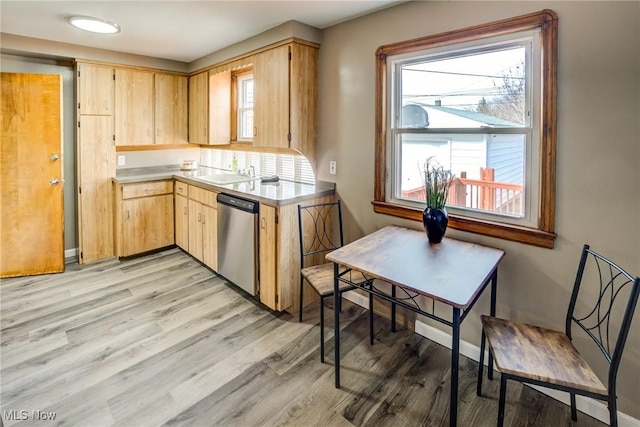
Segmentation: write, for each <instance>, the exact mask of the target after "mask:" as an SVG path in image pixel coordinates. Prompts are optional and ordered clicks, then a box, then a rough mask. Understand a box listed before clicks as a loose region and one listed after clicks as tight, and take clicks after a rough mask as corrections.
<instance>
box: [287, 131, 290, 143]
mask: <svg viewBox="0 0 640 427" xmlns="http://www.w3.org/2000/svg"><path fill="white" fill-rule="evenodd" d="M287 140H288V141H289V142H291V132H289V133H288V134H287Z"/></svg>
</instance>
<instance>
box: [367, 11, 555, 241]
mask: <svg viewBox="0 0 640 427" xmlns="http://www.w3.org/2000/svg"><path fill="white" fill-rule="evenodd" d="M537 28H539V29H540V40H541V54H542V94H541V105H542V106H543V108H542V115H541V117H540V182H539V190H538V191H539V199H540V202H539V206H538V219H537V224H538V226H537V228H528V227H522V226H518V225H512V224H506V223H501V222H495V221H487V220H482V219H477V218H470V217H466V216H461V215H454V214H451V215H450V216H449V227H451V228H454V229H458V230H463V231H468V232H471V233H477V234H483V235H486V236H491V237H498V238H501V239H506V240H511V241H516V242H521V243H525V244H530V245H534V246H540V247H543V248H553V246H554V243H555V239H556V237H557V234H556V233H555V231H554V230H555V198H556V196H555V193H556V139H557V128H556V116H557V46H558V16H557V15H556V13H555V12H554V11H552V10H549V9H545V10H542V11H540V12H534V13H530V14H527V15H522V16H518V17H514V18H509V19H504V20H501V21H495V22H491V23H488V24H481V25H477V26H474V27H469V28H464V29H461V30H455V31H449V32H446V33H440V34H435V35H431V36H426V37H421V38H417V39H412V40H407V41H403V42H398V43H393V44H388V45H384V46H380V47H379V48H378V49H377V50H376V95H375V96H376V98H375V138H376V140H375V171H374V174H375V185H374V200H373V201H372V204H373V210H374V212H376V213H381V214H386V215H392V216H396V217H400V218H405V219H411V220H416V221H422V211H421V210H419V209H416V208H411V207H407V206H401V205H397V204H393V203H389V202H387V201H386V198H385V196H386V195H385V175H386V173H387V171H386V152H387V150H386V144H387V131H388V129H387V61H386V59H387V56H389V55H398V54H405V53H410V52H416V51H421V50H424V49H429V48H436V47H439V46H446V45H450V44H454V43H462V42H466V41H473V40H478V39H482V38H486V37H494V36H499V35H503V34H511V33H516V32H520V31H526V30H532V29H537Z"/></svg>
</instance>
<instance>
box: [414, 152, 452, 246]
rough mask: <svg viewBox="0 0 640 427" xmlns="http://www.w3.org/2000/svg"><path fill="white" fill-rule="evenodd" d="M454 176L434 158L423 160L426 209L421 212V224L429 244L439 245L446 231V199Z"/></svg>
mask: <svg viewBox="0 0 640 427" xmlns="http://www.w3.org/2000/svg"><path fill="white" fill-rule="evenodd" d="M453 178H454V175H453V173H452V172H451V170H449V169H445V168H444V167H443V166H442V165H440V164H439V163H438V161H437V160H436V159H435V157H433V156H432V157H429V158H427V160H425V162H424V164H423V167H422V182H423V185H424V194H425V200H426V207H425V209H424V211H423V212H422V223H423V224H424V229H425V231H426V233H427V237H428V238H429V242H431V243H440V242H441V241H442V238H443V237H444V233H445V231H446V230H447V224H448V223H449V216H448V215H447V209H446V208H445V205H446V204H447V197H448V196H449V188H450V187H451V183H452V182H453Z"/></svg>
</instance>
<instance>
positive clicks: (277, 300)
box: [276, 294, 278, 304]
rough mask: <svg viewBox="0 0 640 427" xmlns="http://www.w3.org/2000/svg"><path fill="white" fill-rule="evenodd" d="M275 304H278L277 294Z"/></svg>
mask: <svg viewBox="0 0 640 427" xmlns="http://www.w3.org/2000/svg"><path fill="white" fill-rule="evenodd" d="M276 304H278V294H276Z"/></svg>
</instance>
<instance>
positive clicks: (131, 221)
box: [114, 180, 175, 257]
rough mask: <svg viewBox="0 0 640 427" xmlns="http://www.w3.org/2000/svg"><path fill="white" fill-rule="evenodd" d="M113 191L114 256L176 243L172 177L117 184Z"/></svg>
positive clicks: (137, 252) (123, 255) (122, 255)
mask: <svg viewBox="0 0 640 427" xmlns="http://www.w3.org/2000/svg"><path fill="white" fill-rule="evenodd" d="M115 194H116V198H115V209H114V210H115V220H116V227H115V229H116V233H115V242H116V256H117V257H126V256H130V255H135V254H139V253H143V252H147V251H151V250H154V249H160V248H163V247H165V246H170V245H173V244H174V243H175V240H174V233H173V228H174V227H173V223H174V219H173V209H174V208H173V181H172V180H167V181H154V182H144V183H135V184H121V185H119V184H116V185H115Z"/></svg>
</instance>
